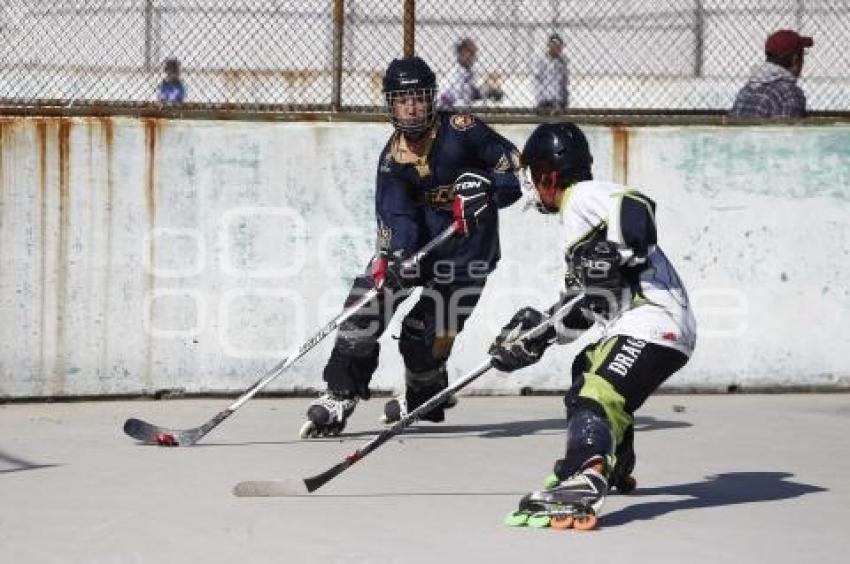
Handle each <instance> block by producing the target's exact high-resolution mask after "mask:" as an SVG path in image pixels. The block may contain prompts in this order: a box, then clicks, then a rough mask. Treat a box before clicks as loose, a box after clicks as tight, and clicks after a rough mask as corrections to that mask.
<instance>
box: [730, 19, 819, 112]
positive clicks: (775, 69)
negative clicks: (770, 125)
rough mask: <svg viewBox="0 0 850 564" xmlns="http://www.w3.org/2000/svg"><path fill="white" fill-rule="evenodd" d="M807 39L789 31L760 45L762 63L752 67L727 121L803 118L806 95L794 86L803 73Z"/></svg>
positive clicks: (786, 30)
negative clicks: (763, 56) (733, 118)
mask: <svg viewBox="0 0 850 564" xmlns="http://www.w3.org/2000/svg"><path fill="white" fill-rule="evenodd" d="M812 45H814V40H813V39H812V38H811V37H807V36H804V35H800V34H799V33H797V32H796V31H792V30H790V29H780V30H779V31H777V32H774V33H772V34H770V36H769V37H768V38H767V41H765V44H764V52H765V61H764V62H763V63H762V64H760V65H758V66H756V67H755V68H754V69H753V71H752V73H751V74H750V77H749V79H748V80H747V83H746V84H745V85H744V87H743V88H741V90H740V91H739V92H738V95H737V96H736V97H735V102H734V104H733V105H732V109H731V110H730V111H729V115H730V116H731V117H739V118H801V117H805V116H806V95H805V94H804V93H803V89H802V88H800V87H799V86H798V85H797V79H798V78H800V73H802V72H803V60H804V59H805V52H806V49H808V48H809V47H811V46H812Z"/></svg>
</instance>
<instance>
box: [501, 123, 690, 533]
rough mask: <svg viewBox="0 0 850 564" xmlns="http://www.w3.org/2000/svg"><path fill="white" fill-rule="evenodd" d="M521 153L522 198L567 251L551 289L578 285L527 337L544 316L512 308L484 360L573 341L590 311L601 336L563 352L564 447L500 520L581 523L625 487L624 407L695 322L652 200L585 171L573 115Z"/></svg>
mask: <svg viewBox="0 0 850 564" xmlns="http://www.w3.org/2000/svg"><path fill="white" fill-rule="evenodd" d="M522 161H523V165H524V166H525V167H527V169H528V172H529V173H530V176H531V183H533V186H529V189H528V196H529V198H530V200H531V203H533V204H535V205H536V207H537V208H538V210H540V211H542V212H544V213H552V214H559V215H560V220H561V226H562V236H563V237H562V238H563V241H564V248H563V252H564V256H565V257H566V260H567V265H566V272H567V274H566V284H565V290H564V295H563V296H562V300H563V299H569V298H572V297H574V296H576V295H578V294H579V293H581V292H583V293H584V294H585V297H584V298H582V301H581V302H580V305H579V307H577V308H574V309H573V310H572V312H571V313H570V314H568V315H567V316H566V317H565V319H564V320H563V321H562V322H560V323H555V324H554V326H553V327H552V328H550V330H549V331H548V333H546V334H544V335H541V336H540V337H539V338H534V339H525V340H521V339H518V338H517V337H518V335H520V334H522V333H524V332H525V331H526V330H527V329H530V328H531V327H534V326H536V325H537V324H539V323H541V322H542V321H543V320H544V319H545V317H546V316H545V315H544V314H543V313H542V312H539V311H537V310H535V309H533V308H530V307H527V308H523V309H521V310H519V311H518V312H517V313H516V314H515V315H514V317H513V318H512V319H511V320H510V322H509V323H508V324H507V325H506V326H505V328H504V329H503V330H502V333H501V334H500V336H499V337H498V338H497V339H496V340H495V341H494V343H493V344H492V346H491V348H490V354H491V355H492V358H493V364H494V366H495V367H496V368H498V369H500V370H503V371H507V372H510V371H513V370H518V369H520V368H523V367H526V366H529V365H531V364H533V363H535V362H537V361H538V360H540V358H541V357H542V356H543V353H544V351H545V350H546V349H547V347H548V346H549V345H551V344H552V343H553V342H555V341H560V342H569V341H571V340H574V339H575V338H576V337H578V336H579V335H580V334H581V333H582V332H583V331H585V330H587V329H588V328H590V327H591V326H592V325H594V324H595V323H597V322H598V323H600V324H601V327H602V336H601V337H600V338H599V340H598V341H597V342H595V343H593V344H592V345H590V346H588V347H587V348H585V349H584V351H582V353H581V354H580V355H579V356H578V357H577V358H576V360H575V361H574V363H573V369H572V387H571V389H570V390H569V392H568V393H567V395H566V398H565V404H566V406H567V441H566V442H567V444H566V454H565V455H564V458H562V459H560V460H558V461H557V462H556V463H555V468H554V475H553V476H551V477H550V478H549V480H548V481H547V487H546V488H545V489H543V490H541V491H537V492H534V493H532V494H529V495H527V496H525V497H524V498H523V499H522V500H521V502H520V507H519V510H518V511H516V512H514V513H512V514H511V515H510V516H509V518H508V524H510V525H532V526H553V527H558V528H568V527H572V526H574V527H576V528H580V529H589V528H593V527H594V526H595V524H596V517H597V514H598V512H599V509H600V508H601V506H602V503H603V501H604V499H605V495H606V494H607V493H608V490H609V488H611V487H614V488H617V489H618V490H619V491H622V492H628V491H630V490H631V489H633V488H634V487H635V480H634V478H633V477H632V476H631V473H632V471H633V469H634V465H635V455H634V448H633V440H634V428H633V423H634V412H635V410H637V409H638V408H639V407H640V406H641V405H643V403H644V402H645V401H646V399H647V398H648V397H649V395H650V394H651V393H652V392H654V391H655V390H656V389H657V388H658V386H660V385H661V384H662V383H663V382H664V381H665V380H666V379H667V378H669V377H670V376H671V375H672V374H674V373H675V372H676V371H678V370H679V369H680V368H682V367H683V366H684V365H685V363H686V362H687V361H688V358H689V357H690V355H691V353H692V352H693V349H694V345H695V342H696V323H695V321H694V317H693V314H692V312H691V309H690V306H689V304H688V296H687V293H686V291H685V287H684V285H683V284H682V281H681V280H680V278H679V276H678V275H677V274H676V271H675V269H674V268H673V265H672V264H671V263H670V261H669V260H668V259H667V257H666V256H665V254H664V252H663V251H662V250H661V247H660V246H659V245H658V236H657V233H656V224H655V202H653V201H652V200H651V199H650V198H649V197H647V196H646V195H644V194H642V193H641V192H638V191H636V190H632V189H629V188H626V187H625V186H622V185H620V184H616V183H613V182H602V181H597V180H593V177H592V175H591V163H592V161H593V159H592V157H591V154H590V150H589V147H588V143H587V139H586V138H585V136H584V133H583V132H582V131H581V129H579V128H578V127H577V126H576V125H574V124H572V123H557V124H545V125H541V126H539V127H537V129H535V131H534V132H533V133H532V135H531V136H530V137H529V139H528V141H527V142H526V144H525V147H524V148H523V154H522ZM524 172H525V171H524ZM558 305H559V304H556V305H555V306H553V308H552V310H550V311H554V310H555V309H556V308H557V307H558Z"/></svg>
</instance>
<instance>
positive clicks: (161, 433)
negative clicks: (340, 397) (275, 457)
mask: <svg viewBox="0 0 850 564" xmlns="http://www.w3.org/2000/svg"><path fill="white" fill-rule="evenodd" d="M455 231H456V225H455V224H454V223H453V224H452V225H450V226H449V227H447V228H446V229H444V230H443V231H442V232H441V233H440V234H439V235H437V236H436V237H434V238H433V239H432V240H431V241H429V242H428V243H427V244H426V245H425V246H424V247H422V248H421V249H419V251H417V252H416V254H414V255H413V256H411V257H410V258H408V259H407V260H405V261H404V262H403V263H402V268H413V267H415V266H416V265H418V264H419V263H420V262H421V261H422V259H423V258H424V257H425V256H426V255H428V254H429V253H430V252H431V251H433V250H434V249H435V248H437V247H438V246H440V245H442V244H443V243H444V242H445V241H446V240H448V239H449V238H450V237H451V236H452V235H453V234H454V233H455ZM377 295H378V290H377V289H375V288H372V289H370V290H369V291H368V292H366V293H365V294H363V296H361V297H360V298H359V299H358V300H357V301H356V302H354V303H353V304H352V305H351V306H349V307H347V308H345V309H344V310H343V311H342V313H340V314H339V315H337V316H336V317H335V318H334V319H332V320H331V321H330V322H329V323H328V324H327V325H325V326H324V327H322V328H321V329H320V330H319V331H318V332H317V333H316V334H315V335H313V336H312V337H310V338H309V339H307V340H306V341H305V342H304V343H303V344H302V345H301V346H299V347H298V348H297V349H295V350H294V351H292V353H290V354H289V355H288V356H286V357H285V358H284V359H283V360H281V361H280V362H278V363H277V364H276V365H275V366H274V367H273V368H272V369H271V370H269V371H268V372H266V374H265V375H264V376H263V377H262V378H260V379H259V380H257V381H256V382H255V383H254V384H253V385H252V386H251V387H250V388H248V390H247V391H246V392H245V393H244V394H242V395H241V396H239V398H238V399H237V400H236V401H234V402H233V403H232V404H230V405H229V406H228V407H227V409H224V410H223V411H220V412H219V413H217V414H216V415H215V417H213V418H212V419H210V420H209V421H207V422H206V423H204V424H203V425H201V426H200V427H195V428H193V429H184V430H180V429H168V428H165V427H159V426H157V425H153V424H151V423H147V422H145V421H142V420H141V419H135V418H131V419H128V420H127V421H126V422H125V423H124V432H125V433H126V434H128V435H130V436H131V437H133V438H134V439H136V440H139V441H142V442H144V443H151V444H154V443H155V444H159V445H161V446H191V445H193V444H195V443H196V442H198V441H199V440H200V439H201V438H202V437H203V436H204V435H206V434H207V433H209V432H210V431H212V430H213V429H215V428H216V427H217V426H218V425H219V424H220V423H221V422H222V421H224V420H225V419H227V418H228V417H230V415H232V414H233V412H234V411H236V410H237V409H239V408H240V407H242V405H243V404H244V403H245V402H247V401H248V400H249V399H251V398H252V397H254V395H256V393H257V392H259V391H260V390H262V389H263V388H264V387H266V385H267V384H268V383H269V382H271V381H272V380H274V379H275V378H277V377H278V376H279V375H280V374H281V373H282V372H283V371H284V370H286V369H287V368H289V367H290V366H292V364H294V363H295V361H296V360H298V359H299V358H301V357H302V356H304V354H306V353H307V351H309V350H310V349H312V348H313V347H315V346H316V345H317V344H318V343H319V342H320V341H321V340H322V339H324V338H325V337H327V336H328V335H329V334H330V333H332V332H333V331H334V330H335V329H337V328H338V327H339V326H340V325H341V324H342V323H343V322H344V321H345V320H346V319H348V318H349V317H351V316H352V315H354V314H355V313H357V312H358V311H359V310H360V309H361V308H363V306H365V305H366V304H367V303H368V302H369V301H370V300H371V299H372V298H374V297H375V296H377Z"/></svg>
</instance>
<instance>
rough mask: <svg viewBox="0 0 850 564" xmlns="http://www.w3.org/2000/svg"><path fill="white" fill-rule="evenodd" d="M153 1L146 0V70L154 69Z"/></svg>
mask: <svg viewBox="0 0 850 564" xmlns="http://www.w3.org/2000/svg"><path fill="white" fill-rule="evenodd" d="M152 41H153V0H145V70H151V68H152V67H153V60H152V57H153V54H152V45H151V42H152Z"/></svg>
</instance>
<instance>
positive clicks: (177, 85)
mask: <svg viewBox="0 0 850 564" xmlns="http://www.w3.org/2000/svg"><path fill="white" fill-rule="evenodd" d="M163 67H164V70H165V79H164V80H163V81H162V82H160V83H159V89H158V90H159V101H160V102H162V103H163V104H182V103H183V101H184V100H185V99H186V86H185V85H184V84H183V81H182V80H181V79H180V61H178V60H177V59H168V60H166V61H165V64H164V65H163Z"/></svg>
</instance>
